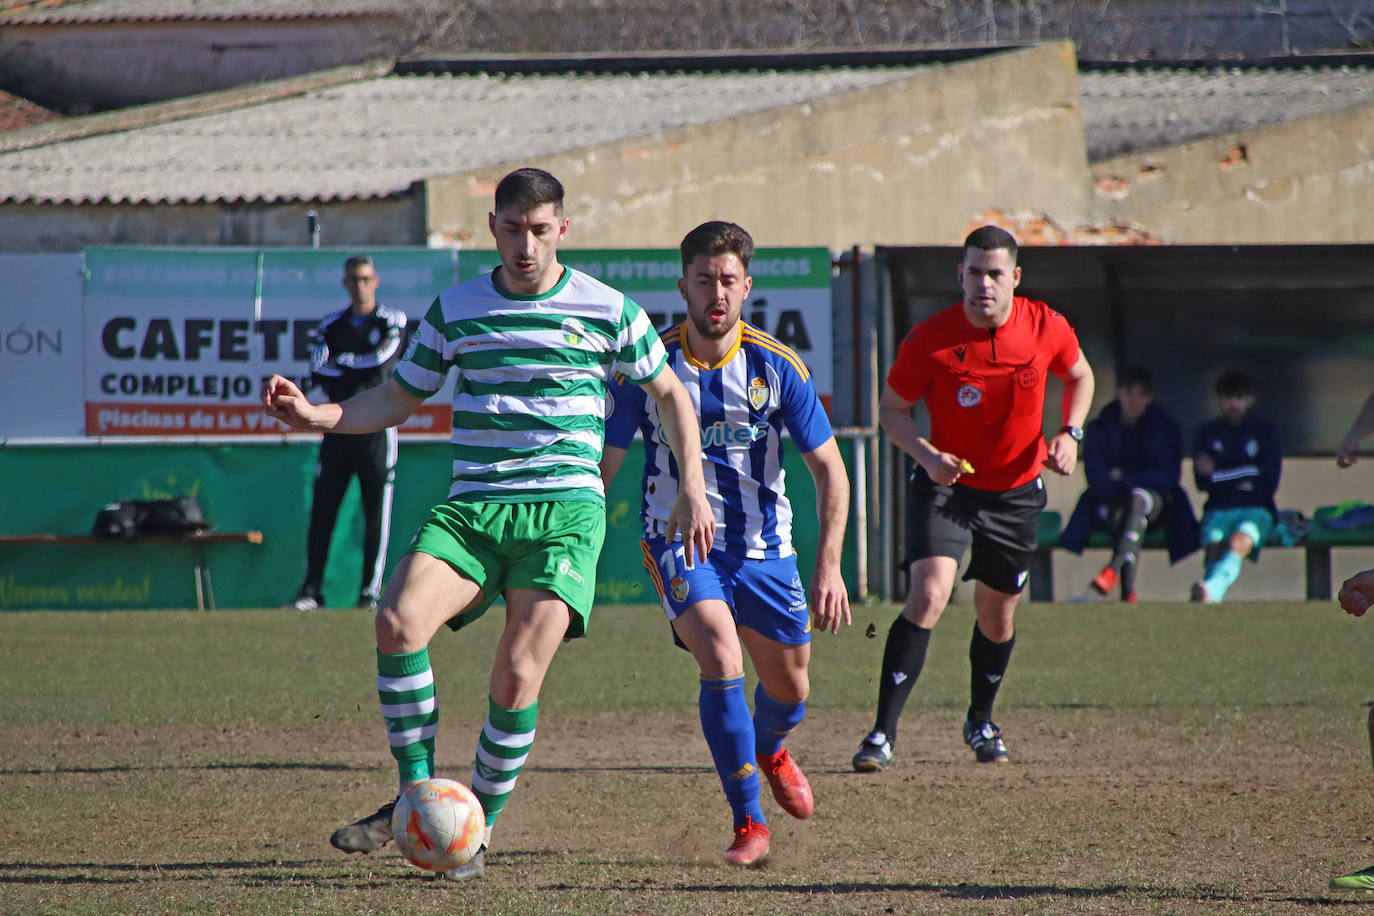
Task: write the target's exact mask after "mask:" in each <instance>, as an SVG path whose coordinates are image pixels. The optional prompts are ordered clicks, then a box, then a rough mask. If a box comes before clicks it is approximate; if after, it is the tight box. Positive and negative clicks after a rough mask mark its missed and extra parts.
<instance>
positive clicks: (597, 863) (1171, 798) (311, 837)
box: [0, 709, 1374, 913]
mask: <svg viewBox="0 0 1374 916" xmlns="http://www.w3.org/2000/svg"><path fill="white" fill-rule="evenodd" d="M1312 715H1313V711H1312V710H1310V709H1291V710H1284V709H1279V710H1266V715H1265V718H1264V721H1263V722H1262V723H1260V722H1254V721H1246V720H1245V719H1244V718H1243V717H1242V716H1240V715H1239V714H1236V715H1233V716H1230V717H1228V716H1227V715H1226V714H1225V713H1219V714H1217V715H1216V716H1214V717H1212V718H1209V719H1206V720H1201V719H1199V720H1197V721H1184V722H1179V721H1164V720H1162V719H1160V720H1153V719H1150V718H1126V717H1121V716H1119V715H1116V714H1114V713H1110V712H1106V711H1103V710H1093V709H1075V710H1012V711H1008V712H1006V713H1005V714H1004V715H1003V717H1002V725H1003V726H1004V729H1005V733H1006V736H1007V741H1008V744H1009V746H1010V748H1011V751H1012V754H1013V762H1012V763H1009V764H1005V765H1001V766H997V765H983V766H979V765H977V764H975V763H974V762H973V761H972V756H971V754H970V753H969V751H968V750H967V749H966V748H965V747H964V746H963V744H962V742H961V740H960V736H959V721H958V717H957V715H942V714H934V713H926V714H920V715H910V716H908V718H907V720H906V721H905V722H904V726H903V734H902V736H901V739H900V741H899V742H898V745H897V760H896V763H895V765H894V766H893V767H892V768H890V769H889V770H888V771H886V772H884V773H881V774H866V775H859V774H855V773H852V772H851V771H850V767H849V758H850V755H851V754H852V753H853V752H854V750H855V748H856V746H857V743H858V739H859V738H860V737H861V736H862V734H863V732H864V730H865V726H866V724H867V723H866V721H861V720H860V719H859V718H857V717H855V716H853V715H845V716H840V715H834V714H829V713H825V712H816V713H813V714H812V715H811V716H810V717H809V718H808V720H807V721H806V723H805V724H804V725H803V726H802V728H801V730H800V731H799V732H798V733H797V734H796V735H795V736H794V738H793V739H792V741H791V742H789V746H790V747H791V748H792V750H793V753H794V754H795V756H796V757H797V759H798V760H799V762H800V763H801V765H802V766H803V768H804V769H805V770H806V772H807V773H808V775H809V777H810V779H811V782H812V786H813V788H814V791H815V795H816V799H817V811H816V814H815V816H814V817H813V818H811V819H810V820H808V821H805V822H798V821H794V820H792V819H790V818H788V817H787V816H786V815H784V814H782V813H781V812H780V811H779V810H778V809H777V807H776V805H774V804H773V802H772V800H771V798H767V799H766V800H765V802H764V809H765V811H766V812H767V814H768V817H769V819H770V823H771V825H772V828H773V853H772V855H771V857H770V859H769V861H768V864H767V867H765V868H761V869H751V870H747V871H742V872H741V871H731V870H727V869H725V868H724V867H723V866H721V865H720V864H719V859H718V856H719V852H720V851H721V850H722V849H724V847H725V846H726V845H728V843H729V840H730V831H729V827H730V816H729V811H728V808H727V807H726V805H725V802H724V800H723V797H722V795H721V791H720V786H719V781H718V780H717V777H716V774H715V771H714V769H713V768H712V766H711V763H710V758H709V755H708V753H707V750H706V746H705V743H704V742H703V741H702V739H701V737H700V733H699V729H698V725H697V722H696V720H695V717H694V716H692V715H691V714H690V712H687V713H685V714H684V715H682V716H675V717H662V718H646V717H642V716H641V717H638V718H635V719H633V720H629V721H627V720H625V719H622V718H618V717H611V716H608V717H605V718H598V719H579V720H572V719H562V720H560V718H559V717H558V716H557V715H554V714H547V715H545V716H544V717H543V720H542V721H541V722H540V723H539V730H538V737H537V739H536V742H535V746H534V751H533V754H532V756H531V760H530V763H529V766H528V768H527V770H526V772H525V775H524V777H523V778H522V780H521V783H520V786H519V788H518V789H517V791H516V794H515V795H514V796H513V799H512V802H511V805H510V807H509V808H508V809H507V812H506V814H505V815H504V816H503V817H502V820H501V822H500V825H499V826H498V829H497V833H496V839H495V843H494V848H493V852H492V855H491V858H490V867H489V871H488V877H487V879H486V880H485V881H484V882H482V884H481V885H480V888H481V889H480V891H474V892H473V893H475V894H478V895H479V897H478V898H474V902H476V900H477V899H480V900H483V901H486V903H487V910H488V911H490V912H507V911H509V912H521V911H527V910H524V909H522V907H524V906H525V904H524V903H519V902H520V901H525V902H526V903H528V904H529V907H530V909H529V910H528V911H535V910H539V909H544V908H545V906H544V905H543V904H539V903H538V901H539V900H544V901H546V902H547V904H548V905H547V911H549V912H552V911H555V910H556V911H560V912H562V911H566V912H582V911H586V912H606V911H625V912H630V911H638V912H660V911H661V912H678V913H717V912H719V913H725V912H739V911H743V910H744V909H748V908H750V907H751V906H753V904H754V902H756V901H757V902H758V903H759V904H760V905H762V904H764V903H766V902H767V901H770V900H771V901H773V902H774V905H773V909H774V910H775V911H778V912H785V911H789V910H805V911H807V912H862V913H868V912H873V913H883V912H913V911H918V910H919V911H923V912H934V913H946V912H949V913H953V912H1032V911H1034V912H1051V913H1053V912H1065V913H1067V912H1075V913H1083V912H1086V913H1117V912H1120V913H1131V912H1151V913H1154V912H1158V913H1183V912H1187V913H1192V912H1198V913H1201V912H1235V913H1250V912H1265V913H1276V912H1310V911H1313V910H1315V909H1317V908H1322V909H1325V908H1326V907H1329V906H1330V905H1331V904H1332V903H1333V898H1332V896H1331V895H1330V894H1329V893H1328V892H1327V890H1326V882H1327V880H1328V879H1329V878H1330V877H1331V876H1332V875H1334V874H1337V873H1340V872H1341V871H1344V870H1349V869H1353V868H1357V867H1363V866H1365V865H1368V864H1370V862H1374V841H1372V840H1371V836H1370V832H1371V831H1370V827H1371V823H1374V792H1372V791H1371V780H1370V776H1369V761H1368V760H1367V759H1365V757H1364V748H1363V746H1362V741H1363V736H1362V735H1360V734H1358V732H1357V731H1356V726H1357V725H1358V724H1359V723H1354V722H1352V728H1351V731H1352V734H1351V740H1350V742H1349V743H1348V744H1335V743H1332V742H1330V741H1324V742H1309V741H1304V740H1303V739H1302V735H1303V734H1304V730H1305V725H1304V723H1305V722H1306V721H1308V720H1309V719H1310V717H1311V716H1312ZM479 726H480V722H478V721H476V719H475V718H474V719H471V720H469V719H466V718H465V717H461V716H460V715H459V714H458V713H457V712H451V713H449V714H447V715H446V716H445V719H444V721H443V728H442V731H441V735H440V740H439V760H440V770H441V775H445V776H451V777H454V778H458V779H461V780H462V781H464V782H466V781H467V780H468V771H469V761H470V760H471V757H472V751H473V747H474V745H475V741H476V733H477V729H478V727H479ZM0 747H3V757H2V758H0V759H2V760H3V766H2V767H0V795H3V798H4V803H3V808H2V809H0V811H2V812H3V816H2V817H0V827H3V830H2V831H0V832H2V833H3V835H4V838H3V839H0V859H2V860H3V861H0V895H3V898H4V899H8V900H9V901H10V903H19V904H21V905H29V904H32V903H33V900H30V898H29V891H30V890H31V889H33V893H34V894H37V893H38V891H37V890H36V889H37V888H39V887H43V886H46V883H47V882H52V883H54V884H55V885H56V886H58V887H61V886H64V884H63V882H69V883H70V882H74V883H75V884H76V885H77V886H78V887H80V886H81V883H82V880H83V879H81V876H83V875H84V876H87V879H89V880H90V881H92V882H93V883H94V884H95V886H101V887H104V886H105V884H109V885H110V886H111V887H114V888H118V893H117V894H115V896H114V897H110V898H107V899H106V902H107V903H108V902H109V900H125V901H126V902H128V901H134V902H137V901H140V900H142V899H143V898H142V897H141V896H140V894H142V893H143V890H146V891H147V893H148V894H150V895H151V894H154V893H155V892H156V891H155V888H154V887H153V886H152V885H155V884H156V883H157V882H158V881H160V880H162V878H161V877H159V875H161V874H162V873H164V872H166V873H173V872H172V871H171V870H174V869H177V868H180V869H183V870H185V871H188V872H193V871H194V872H197V873H199V872H208V877H207V878H205V884H204V885H203V887H205V888H207V889H208V890H207V893H208V896H209V899H212V900H216V901H219V902H220V904H222V905H224V906H231V907H232V906H233V901H235V900H239V899H240V897H238V896H236V895H239V894H248V893H250V892H251V888H254V887H257V886H259V884H260V883H261V882H266V883H267V884H272V883H282V882H285V883H287V884H290V885H292V886H295V885H296V884H298V883H302V884H304V885H307V886H315V885H317V884H320V883H321V882H322V883H323V884H324V885H326V886H327V887H329V888H332V889H333V890H332V891H331V893H337V894H338V895H339V901H340V903H339V905H340V907H341V909H339V910H338V911H340V912H344V911H350V910H349V909H348V907H357V906H362V909H353V910H351V911H354V912H361V911H364V910H368V909H372V910H375V911H378V912H382V911H387V907H388V906H390V904H385V905H384V904H383V902H382V901H384V900H387V899H390V898H387V897H386V896H385V894H387V893H388V890H387V889H388V888H391V889H392V891H393V892H394V889H395V882H396V881H400V880H404V881H409V882H411V883H410V884H404V885H402V886H404V887H407V888H409V887H411V886H412V885H413V879H415V878H416V876H415V875H414V874H413V870H408V869H406V868H405V867H403V866H402V864H401V863H400V862H399V860H398V859H397V858H396V857H395V856H394V855H392V854H390V853H385V854H377V855H373V856H369V857H360V856H353V857H345V856H343V855H341V854H338V853H336V852H335V851H334V850H332V849H330V848H329V847H328V845H327V842H326V840H327V837H328V835H329V832H330V831H331V830H333V828H334V827H336V826H338V825H339V824H341V823H343V822H345V821H347V820H351V819H352V818H353V817H356V816H358V815H360V814H365V813H368V812H370V811H371V810H372V809H373V808H375V807H376V806H377V805H378V804H380V803H381V802H382V801H384V800H386V796H387V794H388V793H389V792H390V790H391V787H392V780H393V778H394V771H393V769H392V761H391V758H390V755H389V754H388V752H387V749H386V746H385V744H384V742H383V735H382V730H381V726H380V724H377V725H372V726H361V725H354V724H330V723H324V724H316V725H312V726H309V727H301V728H278V727H273V728H261V729H260V728H253V727H241V728H233V729H200V728H162V727H160V728H152V729H122V728H109V727H100V728H94V727H93V728H74V727H69V726H68V727H64V726H60V725H59V726H52V727H45V728H14V727H8V728H4V729H0ZM765 791H766V790H765ZM73 799H79V800H80V803H79V804H77V803H74V802H73ZM54 836H60V837H72V836H79V837H81V838H82V841H81V842H80V843H78V844H74V843H71V842H65V843H54V842H52V838H53V837H54ZM284 874H285V875H286V876H287V877H284V876H283V875H284ZM291 875H295V876H296V877H294V878H291V877H289V876H291ZM121 876H123V877H124V878H129V877H131V876H132V878H134V879H136V880H132V881H129V882H128V883H127V886H126V884H124V883H121V881H120V879H121ZM254 876H257V877H254ZM29 879H33V880H29ZM111 887H106V888H105V890H106V891H107V892H109V893H112V894H114V893H115V891H114V890H111ZM140 888H142V890H141V889H140ZM86 889H87V890H89V888H86ZM536 892H537V893H536ZM424 893H428V891H425V892H424ZM358 894H362V895H363V896H362V897H361V898H359V897H358V896H357V895H358ZM531 894H533V896H530V895H531ZM608 894H609V895H612V896H611V897H610V898H608V897H607V896H606V895H608ZM121 895H127V898H126V897H125V896H121ZM374 895H376V896H375V897H374ZM326 896H328V895H326ZM35 899H36V898H35ZM44 899H47V898H46V897H45V898H44ZM54 899H58V898H54ZM608 900H613V901H619V903H612V902H608ZM226 901H229V902H226ZM555 901H556V902H557V906H554V905H553V904H554V902H555ZM0 902H3V900H0ZM67 902H68V903H70V902H71V901H70V899H68V900H67ZM412 903H413V901H412ZM54 905H56V904H54ZM558 907H561V908H562V909H558ZM582 907H585V910H584V909H582ZM597 907H600V909H597ZM0 908H7V907H0ZM119 908H121V909H122V908H124V907H119ZM131 908H132V909H134V910H137V909H139V907H137V906H132V907H131ZM36 911H42V908H41V907H40V908H39V910H36ZM54 911H56V910H54ZM320 911H321V912H334V911H335V910H334V909H331V908H330V906H329V905H326V906H324V907H323V908H322V909H321V910H320Z"/></svg>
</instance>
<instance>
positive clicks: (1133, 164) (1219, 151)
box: [1092, 105, 1374, 245]
mask: <svg viewBox="0 0 1374 916" xmlns="http://www.w3.org/2000/svg"><path fill="white" fill-rule="evenodd" d="M1092 177H1093V187H1094V200H1093V203H1092V209H1093V212H1094V214H1095V215H1096V217H1097V218H1099V219H1102V220H1106V221H1112V222H1116V223H1125V224H1131V225H1135V226H1139V227H1141V228H1142V229H1143V230H1144V231H1146V232H1148V233H1149V234H1150V235H1151V236H1152V237H1153V238H1155V239H1157V240H1160V241H1163V242H1165V243H1171V244H1191V245H1210V244H1238V245H1245V244H1293V243H1295V242H1302V243H1307V244H1315V243H1323V242H1326V243H1342V244H1347V243H1367V242H1374V105H1364V106H1359V107H1356V108H1350V109H1346V110H1344V111H1338V112H1333V113H1330V114H1325V115H1318V116H1315V117H1310V118H1303V119H1301V120H1297V121H1290V122H1287V123H1284V124H1277V125H1274V126H1272V127H1264V128H1259V129H1256V130H1251V131H1244V132H1241V133H1235V134H1227V135H1222V136H1217V137H1209V138H1207V139H1204V140H1199V141H1196V142H1193V143H1188V144H1184V145H1181V146H1177V147H1171V148H1168V149H1160V150H1153V151H1150V152H1141V153H1131V154H1128V155H1124V156H1118V157H1115V158H1112V159H1106V160H1103V161H1101V162H1094V163H1093V164H1092Z"/></svg>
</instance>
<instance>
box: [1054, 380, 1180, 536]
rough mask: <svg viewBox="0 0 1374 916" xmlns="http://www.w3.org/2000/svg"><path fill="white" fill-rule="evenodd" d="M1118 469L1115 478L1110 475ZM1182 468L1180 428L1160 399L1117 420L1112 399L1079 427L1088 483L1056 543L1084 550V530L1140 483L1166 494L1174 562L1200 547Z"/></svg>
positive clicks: (1166, 532) (1118, 412) (1166, 523)
mask: <svg viewBox="0 0 1374 916" xmlns="http://www.w3.org/2000/svg"><path fill="white" fill-rule="evenodd" d="M1114 468H1115V469H1119V470H1120V471H1121V476H1120V479H1119V480H1114V479H1112V476H1111V472H1112V470H1113V469H1114ZM1182 468H1183V434H1182V433H1181V432H1180V431H1179V427H1178V424H1177V423H1175V422H1174V421H1173V419H1172V418H1170V417H1169V415H1168V414H1167V413H1165V412H1164V409H1163V408H1161V407H1160V406H1159V405H1158V404H1153V403H1152V404H1150V406H1149V407H1147V408H1146V409H1145V413H1144V415H1143V416H1142V417H1141V418H1140V422H1138V423H1137V424H1135V425H1134V426H1126V425H1125V424H1124V423H1122V422H1121V403H1120V402H1119V401H1112V402H1111V403H1110V404H1108V405H1107V406H1106V407H1103V408H1102V411H1101V412H1100V413H1099V414H1098V415H1097V419H1095V420H1093V421H1092V422H1091V423H1089V424H1088V426H1087V428H1086V429H1084V431H1083V471H1084V473H1085V474H1086V475H1087V478H1088V489H1087V490H1086V491H1085V492H1084V493H1083V495H1082V496H1081V497H1079V500H1078V505H1076V506H1075V507H1074V510H1073V515H1071V516H1070V517H1069V523H1068V524H1067V525H1065V526H1064V532H1063V534H1062V535H1060V538H1059V546H1061V547H1063V548H1064V549H1066V550H1070V551H1073V552H1074V553H1082V552H1083V548H1084V546H1085V545H1086V544H1087V541H1088V535H1090V534H1091V533H1092V530H1093V527H1094V526H1096V525H1097V524H1098V523H1099V522H1100V521H1101V520H1102V519H1103V518H1105V516H1106V510H1107V508H1108V507H1109V506H1110V505H1111V504H1113V503H1117V502H1119V501H1121V500H1124V499H1127V498H1128V497H1129V496H1130V494H1131V490H1133V489H1135V488H1137V487H1141V488H1144V489H1147V490H1153V491H1154V492H1156V493H1158V494H1160V495H1161V496H1163V497H1164V515H1163V522H1164V542H1165V545H1166V547H1167V548H1168V551H1169V560H1170V562H1172V563H1177V562H1178V561H1179V560H1181V559H1183V558H1184V557H1186V556H1188V554H1190V553H1192V552H1193V551H1195V550H1197V549H1198V546H1199V543H1198V538H1199V535H1198V523H1197V517H1196V516H1195V515H1194V514H1193V506H1192V504H1191V503H1190V502H1189V501H1188V494H1187V493H1186V492H1185V491H1184V489H1183V487H1182V486H1181V485H1180V484H1179V478H1180V476H1181V475H1182Z"/></svg>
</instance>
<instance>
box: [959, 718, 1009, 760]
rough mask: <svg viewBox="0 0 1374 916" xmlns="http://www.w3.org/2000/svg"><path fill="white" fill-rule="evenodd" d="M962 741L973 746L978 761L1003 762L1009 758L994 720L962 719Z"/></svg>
mask: <svg viewBox="0 0 1374 916" xmlns="http://www.w3.org/2000/svg"><path fill="white" fill-rule="evenodd" d="M964 743H965V744H967V745H968V746H969V747H971V748H973V756H974V757H976V758H978V762H979V763H1005V762H1006V761H1008V760H1010V759H1011V755H1010V754H1008V753H1007V746H1006V745H1005V744H1003V743H1002V729H1000V728H998V727H997V723H996V722H989V721H986V720H978V719H968V718H966V719H964Z"/></svg>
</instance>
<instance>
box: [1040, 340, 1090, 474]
mask: <svg viewBox="0 0 1374 916" xmlns="http://www.w3.org/2000/svg"><path fill="white" fill-rule="evenodd" d="M1063 379H1064V399H1063V400H1062V401H1061V402H1060V410H1061V412H1062V414H1063V417H1064V425H1065V426H1077V427H1078V428H1079V429H1082V428H1083V424H1084V422H1086V421H1087V419H1088V411H1089V410H1091V409H1092V405H1093V388H1094V383H1093V369H1092V366H1090V365H1088V359H1087V357H1085V356H1084V355H1083V351H1082V350H1081V349H1080V350H1079V351H1078V359H1077V361H1075V362H1074V364H1073V365H1072V366H1070V367H1069V371H1068V372H1066V373H1064V376H1063ZM1077 465H1078V443H1077V442H1076V441H1075V440H1074V438H1073V437H1072V436H1070V435H1069V434H1068V433H1060V434H1059V435H1057V436H1055V437H1054V438H1053V439H1051V440H1050V442H1049V448H1048V450H1047V453H1046V455H1045V467H1047V468H1049V469H1050V470H1051V471H1054V472H1055V473H1056V474H1066V475H1067V474H1072V473H1073V469H1074V468H1075V467H1076V466H1077Z"/></svg>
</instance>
